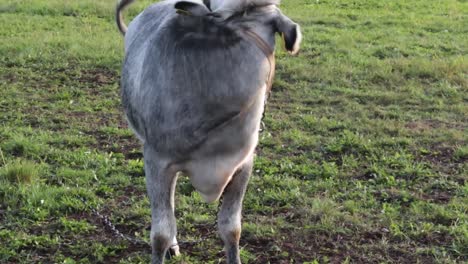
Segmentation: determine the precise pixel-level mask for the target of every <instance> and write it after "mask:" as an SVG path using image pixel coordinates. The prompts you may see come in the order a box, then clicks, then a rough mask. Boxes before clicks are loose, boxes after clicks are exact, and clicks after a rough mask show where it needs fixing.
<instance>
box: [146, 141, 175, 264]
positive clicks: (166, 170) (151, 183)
mask: <svg viewBox="0 0 468 264" xmlns="http://www.w3.org/2000/svg"><path fill="white" fill-rule="evenodd" d="M144 159H145V174H146V187H147V190H148V196H149V199H150V203H151V237H150V239H151V249H152V263H153V264H160V263H163V262H164V257H165V254H166V252H167V250H168V249H169V247H171V246H172V245H173V242H174V241H175V236H176V233H177V228H176V219H175V216H174V209H173V208H174V198H173V197H174V189H175V183H176V180H177V176H176V171H175V170H174V169H173V168H171V166H170V163H169V161H167V160H164V159H162V158H161V157H159V156H158V155H157V153H156V151H154V149H153V148H152V147H151V146H148V145H145V146H144Z"/></svg>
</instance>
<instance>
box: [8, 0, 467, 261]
mask: <svg viewBox="0 0 468 264" xmlns="http://www.w3.org/2000/svg"><path fill="white" fill-rule="evenodd" d="M149 3H150V2H149V1H137V3H136V4H135V5H134V6H133V7H132V8H131V10H130V11H129V12H128V13H127V17H131V16H134V15H135V14H137V13H138V12H140V11H141V10H142V9H143V8H144V7H145V6H147V5H148V4H149ZM114 4H115V1H114V0H105V1H93V0H80V1H71V0H66V1H65V0H35V1H33V0H7V1H2V2H1V3H0V24H1V25H2V26H1V27H0V150H1V152H0V263H147V262H148V261H149V253H150V249H149V247H147V246H135V245H132V244H131V243H129V242H127V241H124V240H121V239H118V238H115V237H113V236H112V233H111V232H110V231H109V230H107V229H106V228H105V227H104V225H103V224H102V223H101V221H100V220H99V219H98V218H96V216H95V215H93V214H92V212H91V210H90V208H89V207H87V206H85V205H84V204H83V203H82V201H81V200H80V199H79V198H78V197H80V196H81V197H84V198H85V199H86V200H87V201H88V202H89V204H90V205H92V206H93V207H96V208H97V209H98V211H99V212H101V213H103V214H106V215H108V216H109V217H110V218H111V220H112V222H113V223H115V225H116V226H117V227H118V229H119V230H121V231H122V232H123V233H124V234H126V235H131V236H135V237H139V238H141V239H144V240H148V237H149V228H150V226H149V224H150V208H149V203H148V200H147V198H146V190H145V179H144V176H143V163H142V159H141V158H142V154H141V150H140V146H139V143H138V141H137V140H136V138H135V137H134V136H133V135H132V133H131V131H130V130H129V129H128V128H127V125H126V122H125V120H124V118H123V116H122V110H121V107H120V102H119V86H118V80H119V72H120V65H121V62H122V56H123V45H122V38H121V36H120V35H119V33H118V31H117V29H116V26H115V25H114V22H113V8H114ZM282 9H283V10H284V12H285V13H286V14H287V15H289V16H290V17H291V18H293V19H294V20H295V21H297V22H298V23H299V24H301V25H302V29H303V34H304V42H303V49H302V52H301V53H300V55H299V56H298V57H290V56H288V55H287V54H285V53H284V52H283V51H282V50H281V49H280V47H279V48H278V49H277V51H278V52H277V58H278V61H277V75H276V79H275V83H274V87H273V94H272V96H271V99H270V101H269V104H268V107H267V113H266V117H265V119H264V121H265V124H266V131H264V132H263V133H262V134H261V140H260V145H259V147H258V148H257V158H256V162H255V169H254V174H253V177H252V179H251V182H250V185H249V189H248V191H247V195H246V198H245V202H244V208H245V210H244V214H243V215H244V216H243V219H244V224H243V235H242V238H241V246H242V259H243V261H244V262H245V263H418V262H419V263H463V262H466V261H468V165H467V164H468V163H467V160H468V146H467V139H468V88H467V87H468V41H467V39H466V36H467V35H468V2H466V1H464V0H458V1H456V0H446V1H436V0H413V1H403V0H394V1H380V0H353V1H350V0H339V1H332V0H284V1H283V4H282ZM128 19H129V18H127V20H128ZM176 204H177V209H176V216H177V223H178V229H179V239H180V240H184V241H197V240H199V239H201V238H203V241H201V242H197V243H187V244H182V246H181V250H182V254H183V255H182V256H181V257H179V258H176V259H172V260H171V261H169V263H220V262H222V261H223V260H224V255H223V253H222V242H221V241H220V239H219V238H218V236H217V233H216V229H215V227H214V226H213V224H214V223H215V216H216V210H217V204H205V203H203V202H202V200H201V197H200V195H199V194H198V193H196V192H194V190H193V188H192V187H191V185H190V183H189V181H188V179H187V178H181V179H180V180H179V183H178V187H177V195H176Z"/></svg>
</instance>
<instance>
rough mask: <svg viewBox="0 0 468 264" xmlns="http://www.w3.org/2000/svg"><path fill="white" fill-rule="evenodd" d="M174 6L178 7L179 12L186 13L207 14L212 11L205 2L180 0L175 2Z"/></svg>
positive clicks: (194, 14) (193, 14)
mask: <svg viewBox="0 0 468 264" xmlns="http://www.w3.org/2000/svg"><path fill="white" fill-rule="evenodd" d="M174 7H175V9H177V13H179V14H184V15H192V16H205V15H207V14H208V13H210V10H209V9H208V7H206V6H205V5H204V4H203V2H200V3H198V2H196V1H193V2H192V1H180V2H177V3H175V5H174Z"/></svg>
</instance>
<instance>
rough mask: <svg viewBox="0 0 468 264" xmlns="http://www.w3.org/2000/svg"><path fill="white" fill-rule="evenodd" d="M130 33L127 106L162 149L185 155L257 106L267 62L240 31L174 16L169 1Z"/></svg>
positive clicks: (141, 18)
mask: <svg viewBox="0 0 468 264" xmlns="http://www.w3.org/2000/svg"><path fill="white" fill-rule="evenodd" d="M127 34H128V35H127V37H126V44H127V45H128V46H127V47H126V51H127V52H126V53H127V54H126V60H125V64H124V68H123V72H122V75H123V81H122V96H123V102H124V107H125V109H126V112H127V116H128V119H129V121H130V123H131V124H132V126H133V127H134V129H135V130H136V132H137V133H138V134H139V135H140V137H141V138H142V139H143V140H144V141H145V142H147V143H150V144H153V145H154V147H155V148H156V149H157V150H158V151H160V152H161V153H163V154H165V155H171V156H174V155H175V156H176V157H180V158H184V156H186V155H187V154H188V153H189V152H191V151H192V150H193V149H194V148H196V147H197V146H199V145H200V144H202V142H203V140H205V139H206V137H207V135H208V134H209V133H210V131H212V130H213V129H214V128H216V127H218V126H219V125H221V124H222V123H223V122H226V121H227V120H229V119H230V118H231V117H233V116H235V115H236V114H238V113H239V112H241V111H243V110H244V109H245V108H246V107H247V106H248V105H249V103H252V102H254V103H256V104H258V100H254V99H255V98H254V97H255V96H258V95H259V94H258V91H259V90H260V88H261V87H262V86H263V85H264V84H265V81H266V78H267V76H268V73H269V70H270V68H269V64H268V61H267V58H266V57H265V55H264V54H263V53H262V52H261V51H260V50H259V48H258V47H256V46H255V44H253V43H251V42H249V41H248V40H245V39H244V38H242V37H241V35H240V33H239V32H237V31H233V30H231V29H229V28H227V27H225V26H222V25H215V24H214V23H213V22H212V21H210V20H209V19H206V18H200V17H190V16H184V15H179V14H176V13H175V9H174V7H173V3H171V2H162V3H159V4H156V5H153V6H151V7H150V8H148V9H147V10H146V11H145V12H143V13H142V14H141V15H139V16H138V17H137V19H136V20H135V21H134V22H132V24H131V25H130V27H129V32H128V33H127ZM247 122H259V120H247ZM246 127H252V128H253V127H256V126H251V125H249V124H246ZM245 132H246V133H249V131H245ZM250 132H251V133H253V132H254V131H250Z"/></svg>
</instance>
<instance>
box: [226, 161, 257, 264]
mask: <svg viewBox="0 0 468 264" xmlns="http://www.w3.org/2000/svg"><path fill="white" fill-rule="evenodd" d="M252 166H253V154H251V155H250V157H249V158H248V160H247V161H246V162H245V163H244V164H243V165H242V166H241V167H240V168H239V170H238V171H237V172H236V174H235V175H233V178H232V180H231V182H230V183H229V184H228V185H227V186H226V188H225V190H224V193H223V198H222V199H223V200H222V204H221V209H220V211H219V213H218V229H219V234H220V236H221V239H222V240H223V241H224V248H225V250H226V256H227V263H228V264H238V263H240V256H239V239H240V234H241V211H242V201H243V199H244V194H245V190H246V188H247V183H248V181H249V177H250V174H251V172H252Z"/></svg>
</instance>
